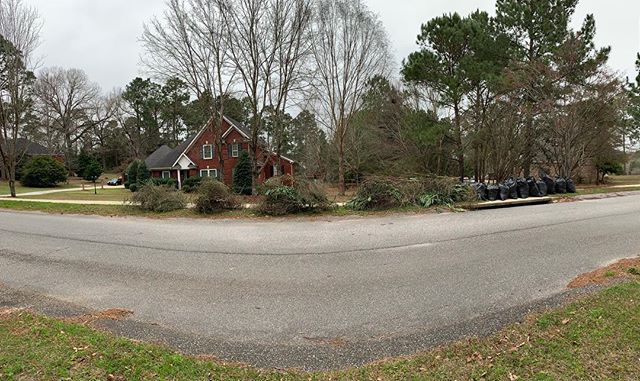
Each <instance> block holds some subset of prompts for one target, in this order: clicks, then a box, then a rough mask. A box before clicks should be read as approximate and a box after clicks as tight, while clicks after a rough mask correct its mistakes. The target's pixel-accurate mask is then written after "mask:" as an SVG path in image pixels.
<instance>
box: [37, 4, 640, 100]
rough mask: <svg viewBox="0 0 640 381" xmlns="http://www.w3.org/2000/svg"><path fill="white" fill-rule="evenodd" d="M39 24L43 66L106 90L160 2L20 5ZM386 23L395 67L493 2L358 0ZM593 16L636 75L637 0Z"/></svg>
mask: <svg viewBox="0 0 640 381" xmlns="http://www.w3.org/2000/svg"><path fill="white" fill-rule="evenodd" d="M25 2H26V3H27V4H31V5H33V6H35V7H36V8H38V10H39V12H40V14H41V15H42V17H43V19H44V28H43V36H42V37H43V44H42V46H41V48H40V51H39V54H40V55H41V56H42V58H43V61H42V64H43V66H62V67H76V68H80V69H83V70H85V71H86V72H87V74H88V75H89V76H90V77H91V78H92V79H93V80H94V81H96V82H98V83H99V84H100V85H101V86H102V87H103V88H104V89H105V90H110V89H112V88H116V87H124V86H125V85H126V84H127V83H128V82H129V81H130V80H131V79H132V78H134V77H135V76H137V75H141V74H142V73H140V68H139V66H138V63H139V56H140V53H141V49H140V44H139V42H138V38H139V37H140V35H141V33H142V25H143V23H144V22H146V21H147V20H148V19H149V18H151V17H152V16H153V15H160V14H162V12H163V9H164V1H163V0H25ZM365 2H366V3H367V4H369V6H370V7H371V9H372V10H373V11H374V12H376V13H377V14H378V15H379V16H380V18H381V20H382V22H383V23H384V24H385V27H386V28H387V31H388V32H389V36H390V39H391V42H392V44H393V51H394V54H395V55H396V57H397V62H398V64H397V66H398V67H399V66H400V61H401V60H402V58H404V57H406V56H407V55H408V54H409V53H410V52H411V51H413V50H415V48H416V45H415V40H416V36H417V34H418V32H419V30H420V25H421V24H422V23H423V22H426V21H427V20H429V19H430V18H432V17H435V16H438V15H441V14H443V13H448V12H459V13H461V14H466V13H469V12H471V11H473V10H475V9H481V10H486V11H489V12H493V9H494V1H493V0H478V1H472V0H455V1H454V0H365ZM588 13H593V14H594V15H595V17H596V22H597V26H598V33H597V39H596V42H597V44H598V45H599V46H607V45H610V46H611V47H612V49H613V50H612V53H611V60H610V66H611V67H612V68H613V69H614V70H616V71H618V72H619V73H620V74H621V75H625V76H631V77H635V74H634V70H635V69H634V62H635V56H636V52H638V51H640V16H639V15H640V2H636V1H628V0H609V1H602V0H581V1H580V4H579V6H578V10H577V12H576V16H575V18H574V27H576V28H577V27H579V26H580V24H581V23H582V20H583V19H584V17H585V15H586V14H588Z"/></svg>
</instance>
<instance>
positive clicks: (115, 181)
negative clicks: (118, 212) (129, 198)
mask: <svg viewBox="0 0 640 381" xmlns="http://www.w3.org/2000/svg"><path fill="white" fill-rule="evenodd" d="M107 185H108V186H110V187H115V186H118V185H122V178H121V177H120V178H117V179H111V180H109V181H108V182H107Z"/></svg>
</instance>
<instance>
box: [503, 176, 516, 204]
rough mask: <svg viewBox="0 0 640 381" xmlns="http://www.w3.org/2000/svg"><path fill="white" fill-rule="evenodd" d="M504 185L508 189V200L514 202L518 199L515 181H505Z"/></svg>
mask: <svg viewBox="0 0 640 381" xmlns="http://www.w3.org/2000/svg"><path fill="white" fill-rule="evenodd" d="M504 185H505V186H507V187H508V188H509V198H511V199H514V200H515V199H517V198H518V184H517V183H516V181H515V180H514V179H509V180H507V181H505V183H504Z"/></svg>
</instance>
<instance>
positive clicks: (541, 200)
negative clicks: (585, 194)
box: [465, 196, 553, 210]
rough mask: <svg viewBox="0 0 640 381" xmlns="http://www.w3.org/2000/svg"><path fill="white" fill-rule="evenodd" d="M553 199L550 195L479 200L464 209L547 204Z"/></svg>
mask: <svg viewBox="0 0 640 381" xmlns="http://www.w3.org/2000/svg"><path fill="white" fill-rule="evenodd" d="M551 201H553V199H552V198H551V197H548V196H547V197H529V198H519V199H517V200H505V201H502V200H500V201H485V202H479V203H477V204H469V205H467V206H466V207H465V208H466V209H473V210H478V209H492V208H508V207H513V206H523V205H536V204H547V203H550V202H551Z"/></svg>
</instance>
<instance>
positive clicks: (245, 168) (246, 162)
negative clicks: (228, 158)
mask: <svg viewBox="0 0 640 381" xmlns="http://www.w3.org/2000/svg"><path fill="white" fill-rule="evenodd" d="M233 191H234V192H235V193H237V194H242V195H247V196H248V195H251V160H250V159H249V154H248V153H247V152H246V151H242V155H240V159H238V163H237V164H236V166H235V168H234V169H233Z"/></svg>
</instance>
